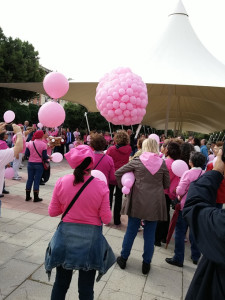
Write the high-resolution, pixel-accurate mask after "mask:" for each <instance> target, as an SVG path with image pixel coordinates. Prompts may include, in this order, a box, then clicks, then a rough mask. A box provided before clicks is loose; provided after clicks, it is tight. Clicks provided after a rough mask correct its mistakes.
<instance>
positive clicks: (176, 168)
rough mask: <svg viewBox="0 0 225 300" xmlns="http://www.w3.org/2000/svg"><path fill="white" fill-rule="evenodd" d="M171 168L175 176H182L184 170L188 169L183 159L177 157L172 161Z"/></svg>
mask: <svg viewBox="0 0 225 300" xmlns="http://www.w3.org/2000/svg"><path fill="white" fill-rule="evenodd" d="M171 169H172V171H173V173H174V174H175V175H176V176H178V177H182V175H183V174H184V172H186V171H188V170H189V167H188V165H187V164H186V162H185V161H183V160H181V159H177V160H175V161H174V162H173V163H172V165H171Z"/></svg>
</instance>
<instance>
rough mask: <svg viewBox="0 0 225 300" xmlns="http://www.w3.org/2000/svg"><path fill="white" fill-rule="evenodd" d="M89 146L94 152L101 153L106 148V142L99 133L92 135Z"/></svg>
mask: <svg viewBox="0 0 225 300" xmlns="http://www.w3.org/2000/svg"><path fill="white" fill-rule="evenodd" d="M90 146H91V147H92V148H94V150H96V151H103V150H105V147H106V140H105V138H104V137H103V136H102V135H101V134H99V133H95V134H92V136H91V142H90Z"/></svg>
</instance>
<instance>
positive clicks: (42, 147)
mask: <svg viewBox="0 0 225 300" xmlns="http://www.w3.org/2000/svg"><path fill="white" fill-rule="evenodd" d="M34 143H35V147H36V149H37V151H38V153H39V154H40V155H41V156H42V151H43V150H47V145H46V144H45V143H44V142H43V141H41V140H40V139H36V140H34ZM27 148H28V149H29V150H30V156H29V162H42V159H41V157H40V156H39V155H38V154H37V152H36V150H35V148H34V146H33V141H30V142H29V143H27Z"/></svg>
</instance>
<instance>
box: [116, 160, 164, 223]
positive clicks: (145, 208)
mask: <svg viewBox="0 0 225 300" xmlns="http://www.w3.org/2000/svg"><path fill="white" fill-rule="evenodd" d="M127 172H133V173H134V176H135V182H134V185H133V187H132V189H131V192H130V194H129V195H128V196H127V197H126V199H125V201H124V203H123V206H122V211H121V213H122V214H126V215H128V216H131V217H134V218H140V219H143V220H147V221H166V220H167V210H166V199H165V194H164V189H167V188H168V187H169V185H170V177H169V171H168V169H167V167H166V164H165V162H164V161H163V163H162V165H161V167H160V169H159V170H158V172H157V173H156V174H155V175H152V174H151V173H150V172H149V171H148V169H147V168H146V167H145V166H144V165H143V163H142V162H141V161H140V159H139V157H137V158H135V159H133V160H132V161H130V162H129V163H128V164H126V165H124V166H123V167H121V168H120V169H118V170H117V171H116V173H115V175H116V179H117V182H118V185H119V187H122V185H121V177H122V176H123V174H124V173H127Z"/></svg>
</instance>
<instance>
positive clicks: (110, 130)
mask: <svg viewBox="0 0 225 300" xmlns="http://www.w3.org/2000/svg"><path fill="white" fill-rule="evenodd" d="M108 123H109V122H108ZM109 132H110V135H111V138H112V129H111V126H110V123H109Z"/></svg>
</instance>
